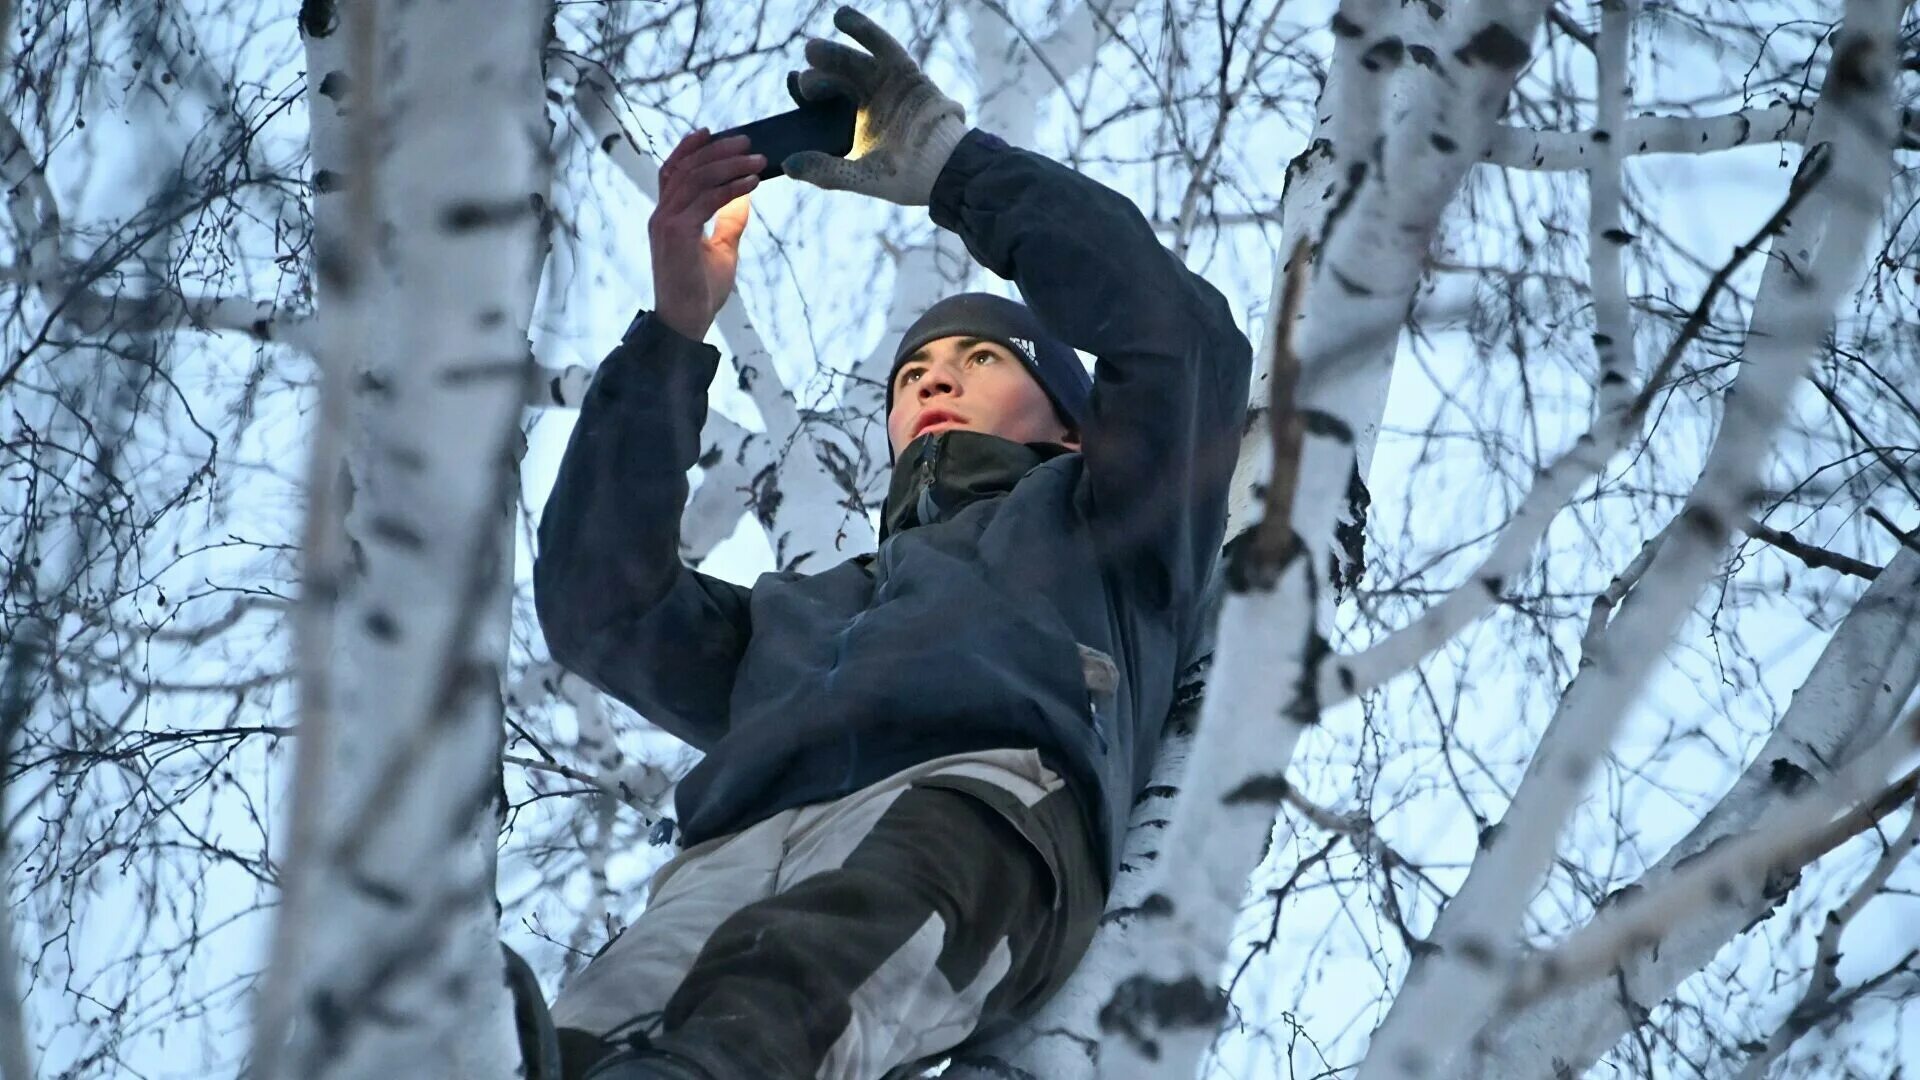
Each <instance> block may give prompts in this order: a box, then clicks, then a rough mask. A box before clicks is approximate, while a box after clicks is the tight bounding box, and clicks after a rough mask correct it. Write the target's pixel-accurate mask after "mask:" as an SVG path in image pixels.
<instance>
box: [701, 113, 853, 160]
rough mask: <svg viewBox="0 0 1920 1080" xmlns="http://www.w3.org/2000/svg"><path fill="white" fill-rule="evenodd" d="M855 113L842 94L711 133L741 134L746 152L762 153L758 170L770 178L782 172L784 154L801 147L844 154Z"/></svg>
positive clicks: (850, 143)
mask: <svg viewBox="0 0 1920 1080" xmlns="http://www.w3.org/2000/svg"><path fill="white" fill-rule="evenodd" d="M857 114H858V110H857V109H855V108H854V105H853V102H851V101H849V100H847V99H846V98H842V97H833V98H826V99H823V100H821V101H810V102H803V103H802V104H801V106H800V107H799V108H797V109H795V110H793V111H792V112H784V113H781V114H780V115H778V116H769V117H767V118H766V119H765V120H755V121H753V122H752V123H750V124H741V125H740V126H739V127H736V128H728V129H727V130H725V131H717V132H714V135H713V137H714V138H716V139H724V138H726V137H727V136H729V135H745V136H746V137H747V140H748V144H749V145H748V147H747V149H748V152H750V153H755V154H764V155H766V158H767V167H766V168H764V169H762V170H760V179H762V180H771V179H773V178H774V177H776V176H785V175H786V172H785V171H784V170H783V169H781V168H780V163H781V162H783V161H785V160H787V156H788V155H790V154H797V153H799V152H800V151H802V150H819V151H821V152H823V153H828V154H832V155H833V156H834V157H846V156H847V154H849V153H850V152H852V150H853V123H854V118H855V116H856V115H857Z"/></svg>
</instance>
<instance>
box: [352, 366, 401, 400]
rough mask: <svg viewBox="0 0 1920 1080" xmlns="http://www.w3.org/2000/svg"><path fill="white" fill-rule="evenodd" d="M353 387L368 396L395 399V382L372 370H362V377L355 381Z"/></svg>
mask: <svg viewBox="0 0 1920 1080" xmlns="http://www.w3.org/2000/svg"><path fill="white" fill-rule="evenodd" d="M353 388H354V389H355V390H357V391H359V392H360V393H362V394H365V395H367V396H368V397H379V398H386V399H388V400H392V399H393V384H392V383H390V382H388V381H387V380H385V379H383V378H381V377H380V376H378V375H375V374H374V373H373V372H371V371H363V372H361V373H360V378H358V379H357V380H355V381H354V384H353Z"/></svg>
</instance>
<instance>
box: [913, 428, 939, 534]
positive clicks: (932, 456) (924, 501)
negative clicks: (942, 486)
mask: <svg viewBox="0 0 1920 1080" xmlns="http://www.w3.org/2000/svg"><path fill="white" fill-rule="evenodd" d="M939 463H940V440H939V438H938V437H935V438H932V439H929V440H927V445H926V448H925V449H923V450H921V451H920V495H919V497H918V498H917V499H915V500H914V504H913V509H914V513H915V514H917V515H919V517H920V524H922V525H931V524H933V523H934V522H935V521H937V520H938V519H939V508H938V507H937V506H935V505H934V501H933V474H934V472H935V471H936V470H937V469H938V467H939Z"/></svg>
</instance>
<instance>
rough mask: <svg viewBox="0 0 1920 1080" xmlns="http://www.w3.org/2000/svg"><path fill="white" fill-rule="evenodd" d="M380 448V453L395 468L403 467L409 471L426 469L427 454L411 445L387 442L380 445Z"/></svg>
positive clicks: (416, 471) (414, 471)
mask: <svg viewBox="0 0 1920 1080" xmlns="http://www.w3.org/2000/svg"><path fill="white" fill-rule="evenodd" d="M380 450H381V455H382V456H383V457H385V458H386V459H387V461H388V462H390V463H391V464H392V465H393V467H394V468H396V469H403V470H405V471H407V472H410V473H418V472H424V471H425V470H426V467H427V455H425V454H423V453H421V452H420V451H418V450H415V449H414V448H413V447H411V446H401V445H399V444H397V443H389V444H387V445H386V446H383V447H381V448H380Z"/></svg>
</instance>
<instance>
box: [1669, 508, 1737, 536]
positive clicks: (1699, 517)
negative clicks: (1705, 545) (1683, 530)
mask: <svg viewBox="0 0 1920 1080" xmlns="http://www.w3.org/2000/svg"><path fill="white" fill-rule="evenodd" d="M1680 516H1681V517H1682V518H1684V519H1685V521H1684V522H1683V523H1682V524H1684V525H1685V526H1686V527H1687V528H1688V529H1690V530H1692V531H1693V532H1695V533H1697V534H1698V535H1700V536H1701V537H1703V538H1705V539H1707V540H1709V541H1718V540H1719V539H1720V538H1721V537H1722V536H1725V535H1726V532H1727V526H1726V523H1725V522H1724V521H1721V520H1720V515H1719V514H1716V513H1714V512H1713V511H1712V510H1709V509H1707V508H1706V507H1704V506H1700V505H1697V504H1696V505H1694V506H1689V507H1687V508H1686V509H1685V510H1682V511H1681V512H1680Z"/></svg>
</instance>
